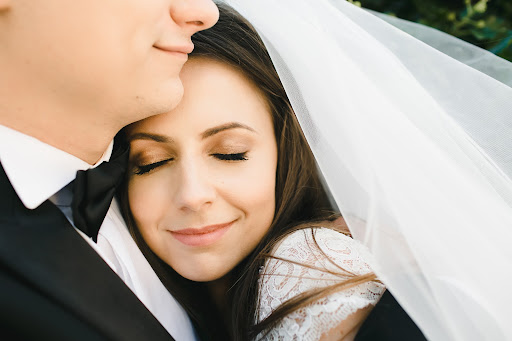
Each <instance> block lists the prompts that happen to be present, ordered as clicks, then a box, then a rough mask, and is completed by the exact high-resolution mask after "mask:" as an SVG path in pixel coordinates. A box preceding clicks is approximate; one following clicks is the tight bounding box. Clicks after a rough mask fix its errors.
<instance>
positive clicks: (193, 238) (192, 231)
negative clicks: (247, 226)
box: [169, 220, 236, 246]
mask: <svg viewBox="0 0 512 341" xmlns="http://www.w3.org/2000/svg"><path fill="white" fill-rule="evenodd" d="M235 221H236V220H233V221H231V222H229V223H224V224H217V225H209V226H205V227H201V228H197V229H196V228H188V229H182V230H176V231H169V232H170V233H171V235H172V236H173V237H174V238H176V240H178V241H179V242H181V243H183V244H185V245H187V246H208V245H211V244H214V243H215V242H216V241H218V240H219V239H220V238H222V236H223V235H224V233H226V232H227V231H228V230H229V228H230V227H231V226H232V225H233V223H234V222H235Z"/></svg>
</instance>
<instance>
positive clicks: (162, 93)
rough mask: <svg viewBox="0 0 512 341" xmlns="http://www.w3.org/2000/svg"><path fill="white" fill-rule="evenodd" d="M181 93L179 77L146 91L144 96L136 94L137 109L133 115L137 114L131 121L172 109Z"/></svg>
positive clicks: (182, 90)
mask: <svg viewBox="0 0 512 341" xmlns="http://www.w3.org/2000/svg"><path fill="white" fill-rule="evenodd" d="M183 94H184V89H183V83H182V82H181V80H180V79H179V78H175V79H172V80H169V81H167V82H166V83H165V84H164V85H162V86H161V87H159V88H158V89H156V90H155V91H153V92H152V93H148V94H147V95H146V96H136V98H135V107H137V108H138V110H137V112H135V115H137V117H136V118H135V119H133V120H132V122H136V121H140V120H143V119H145V118H148V117H151V116H154V115H158V114H165V113H168V112H170V111H172V110H174V109H175V108H176V107H177V106H178V105H179V103H180V101H181V100H182V98H183ZM130 109H131V110H130ZM133 109H134V108H129V109H128V110H130V111H131V112H133ZM132 122H128V123H126V124H129V123H132Z"/></svg>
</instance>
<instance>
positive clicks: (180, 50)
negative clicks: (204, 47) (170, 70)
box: [153, 44, 194, 58]
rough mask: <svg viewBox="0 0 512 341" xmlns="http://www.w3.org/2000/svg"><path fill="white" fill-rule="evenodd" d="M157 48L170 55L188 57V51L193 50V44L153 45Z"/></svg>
mask: <svg viewBox="0 0 512 341" xmlns="http://www.w3.org/2000/svg"><path fill="white" fill-rule="evenodd" d="M153 47H155V48H156V49H157V50H160V51H162V52H165V53H167V54H170V55H174V56H178V57H182V58H183V57H185V58H188V55H189V53H192V51H193V50H194V44H184V45H176V46H167V45H159V44H155V45H153Z"/></svg>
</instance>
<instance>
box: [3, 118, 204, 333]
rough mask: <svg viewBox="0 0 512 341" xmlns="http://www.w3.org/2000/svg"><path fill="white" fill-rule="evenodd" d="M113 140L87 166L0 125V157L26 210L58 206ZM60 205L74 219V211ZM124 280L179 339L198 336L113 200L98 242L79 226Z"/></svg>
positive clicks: (57, 150)
mask: <svg viewBox="0 0 512 341" xmlns="http://www.w3.org/2000/svg"><path fill="white" fill-rule="evenodd" d="M112 147H113V142H111V144H110V146H109V148H108V149H107V151H106V152H105V153H104V155H103V156H102V158H101V159H100V160H99V161H98V162H97V163H96V164H95V165H92V166H91V165H89V164H88V163H86V162H84V161H82V160H81V159H79V158H77V157H75V156H73V155H70V154H68V153H66V152H64V151H62V150H60V149H57V148H55V147H52V146H50V145H48V144H46V143H43V142H41V141H39V140H37V139H35V138H33V137H31V136H28V135H25V134H23V133H20V132H18V131H15V130H13V129H10V128H7V127H5V126H2V125H0V162H1V163H2V166H3V168H4V171H5V173H6V175H7V177H8V178H9V181H10V182H11V185H12V187H13V188H14V190H15V191H16V194H17V195H18V197H19V198H20V200H21V201H22V202H23V204H24V205H25V207H27V208H28V209H35V208H37V207H38V206H39V205H41V204H42V203H43V202H44V201H46V200H47V199H50V200H52V201H53V202H54V203H55V204H57V206H59V204H58V202H59V201H61V200H66V197H67V198H68V199H69V198H70V195H71V192H70V191H71V189H70V188H69V186H68V187H66V186H67V185H68V184H69V183H70V182H71V181H73V180H74V179H75V176H76V172H77V171H78V170H87V169H90V168H93V167H96V166H98V165H99V164H100V163H101V162H103V161H108V160H109V159H110V156H111V154H112ZM59 208H61V210H62V211H63V212H64V214H65V215H66V217H67V218H68V219H69V220H70V221H71V222H72V216H71V211H70V210H67V211H66V210H65V209H62V207H59ZM75 230H76V231H77V233H79V234H80V235H81V236H82V237H83V238H84V239H85V240H86V241H87V242H88V243H89V244H90V245H91V247H92V248H93V249H94V250H95V251H96V252H97V253H98V254H99V255H100V256H101V257H102V258H103V259H104V260H105V262H106V263H107V264H108V265H109V266H110V267H111V268H112V269H113V270H114V271H115V272H116V273H117V274H118V275H119V277H120V278H121V279H122V280H123V281H124V282H125V283H126V285H127V286H128V287H129V288H130V289H131V290H132V291H133V292H134V293H135V295H137V297H138V298H139V299H140V300H141V301H142V303H144V304H145V306H146V307H147V308H148V310H149V311H151V313H152V314H153V315H154V316H155V317H156V318H157V320H158V321H159V322H160V323H161V324H162V325H163V326H164V327H165V329H167V331H168V332H169V333H170V334H171V335H172V336H173V338H174V339H175V340H176V341H181V340H196V335H195V332H194V328H193V327H192V323H191V322H190V319H189V318H188V316H187V314H186V313H185V310H184V309H183V308H182V307H181V306H180V305H179V304H178V302H177V301H176V300H175V299H174V297H172V296H171V294H170V293H169V292H168V291H167V289H166V288H165V287H164V285H163V284H162V283H161V282H160V280H159V279H158V277H157V275H156V274H155V272H154V271H153V269H152V268H151V266H150V265H149V263H148V262H147V260H146V258H144V256H143V255H142V253H141V252H140V250H139V248H138V247H137V245H136V244H135V242H134V241H133V239H132V237H131V236H130V233H129V232H128V229H127V227H126V224H125V222H124V220H123V218H122V216H121V212H120V209H119V205H118V203H117V201H116V200H113V202H112V204H111V206H110V209H109V210H108V212H107V216H106V217H105V220H104V221H103V224H102V225H101V228H100V231H99V234H98V242H97V243H94V242H93V241H92V239H90V238H89V237H88V236H87V235H85V234H84V233H82V232H81V231H79V230H78V229H75Z"/></svg>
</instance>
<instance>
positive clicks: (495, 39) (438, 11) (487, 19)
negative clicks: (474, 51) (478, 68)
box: [349, 0, 512, 61]
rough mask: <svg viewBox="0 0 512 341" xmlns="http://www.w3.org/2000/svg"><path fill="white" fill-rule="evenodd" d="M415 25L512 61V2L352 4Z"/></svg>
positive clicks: (362, 0) (364, 0)
mask: <svg viewBox="0 0 512 341" xmlns="http://www.w3.org/2000/svg"><path fill="white" fill-rule="evenodd" d="M349 1H350V2H352V3H354V4H356V5H359V6H362V7H365V8H369V9H373V10H375V11H378V12H382V13H387V14H391V15H394V16H397V17H399V18H402V19H406V20H410V21H415V22H418V23H421V24H424V25H428V26H430V27H434V28H436V29H438V30H441V31H444V32H446V33H448V34H451V35H453V36H456V37H458V38H460V39H463V40H465V41H468V42H470V43H471V44H474V45H477V46H480V47H482V48H484V49H486V50H489V51H491V52H493V53H495V54H497V55H498V56H500V57H502V58H505V59H507V60H509V61H512V0H359V1H354V0H349Z"/></svg>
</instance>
